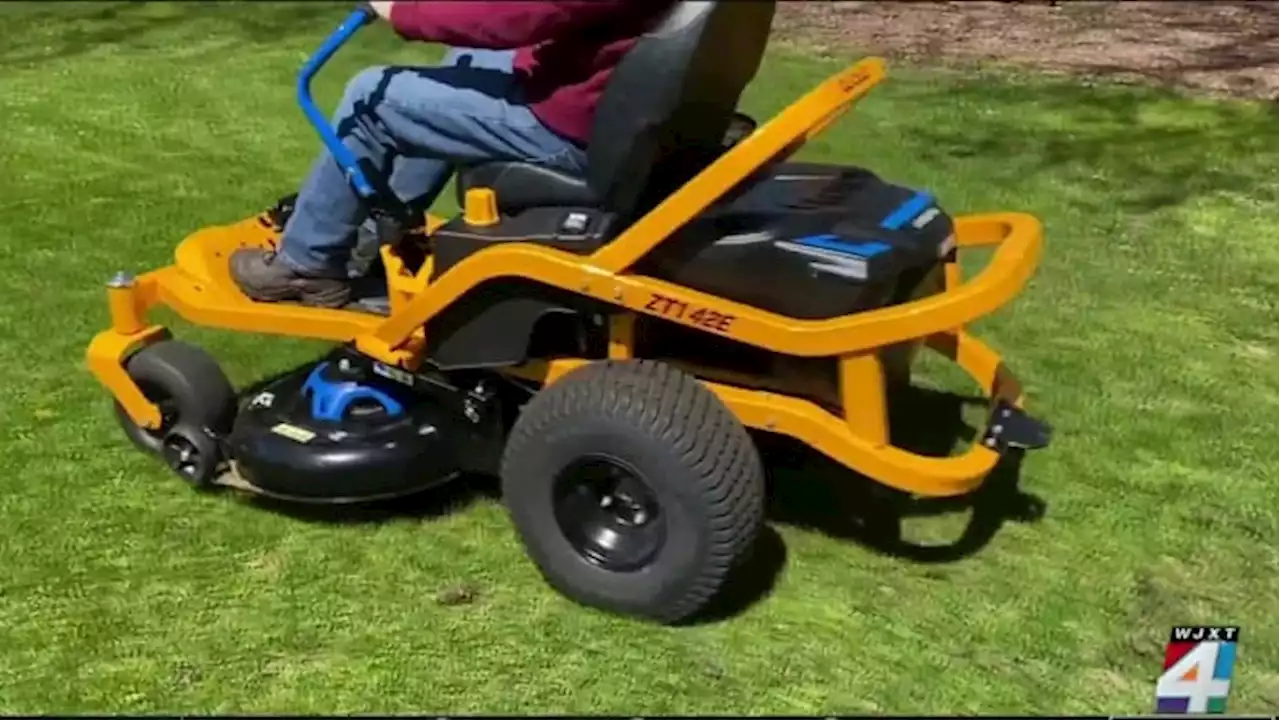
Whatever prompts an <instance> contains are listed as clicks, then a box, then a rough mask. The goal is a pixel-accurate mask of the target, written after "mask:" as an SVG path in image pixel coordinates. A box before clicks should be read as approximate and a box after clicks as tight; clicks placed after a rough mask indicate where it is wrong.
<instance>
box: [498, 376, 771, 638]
mask: <svg viewBox="0 0 1280 720" xmlns="http://www.w3.org/2000/svg"><path fill="white" fill-rule="evenodd" d="M501 474H502V489H503V497H504V500H505V502H506V505H507V508H508V510H509V512H510V513H511V517H512V520H513V522H514V524H515V526H516V530H517V531H518V533H519V535H520V537H521V540H522V541H523V543H524V546H525V548H526V550H527V552H528V554H529V556H530V557H531V558H532V559H533V561H534V563H535V564H536V565H537V566H538V569H539V570H540V571H541V572H542V574H543V576H544V577H545V578H546V580H547V581H548V583H549V584H551V585H552V586H553V587H554V588H556V589H557V590H558V591H560V592H561V593H562V594H564V595H566V596H568V597H569V598H571V599H574V600H576V601H578V602H580V603H583V604H585V605H590V606H594V607H598V608H601V609H605V610H609V611H612V612H617V613H621V614H626V615H633V616H639V617H644V618H648V619H651V620H656V621H658V622H662V623H675V622H679V621H682V620H685V619H688V618H689V617H690V616H692V615H694V614H696V613H697V612H698V611H699V610H701V609H702V608H703V607H705V605H706V604H707V603H708V601H710V600H711V598H712V597H713V596H714V595H715V594H716V593H717V591H719V590H720V588H721V586H722V585H723V583H724V580H725V578H726V576H727V575H728V573H729V570H730V569H731V568H732V567H733V566H734V565H735V564H737V563H738V562H739V561H740V560H742V559H743V558H744V556H745V555H746V554H747V553H748V552H749V550H750V549H751V547H752V545H753V544H754V541H755V539H756V536H757V534H758V532H759V530H760V527H761V524H762V523H763V519H764V504H765V498H764V495H765V482H764V471H763V467H762V465H761V461H760V456H759V454H758V452H757V451H756V448H755V445H754V444H753V442H752V440H751V437H750V435H749V434H748V433H747V431H746V428H745V427H743V425H742V424H741V423H740V422H739V421H738V419H737V418H736V417H734V416H733V414H732V413H731V412H730V411H729V409H728V408H727V407H725V406H724V404H723V403H721V402H720V400H719V398H717V397H716V396H715V395H714V394H713V393H712V392H711V391H709V390H708V389H707V388H705V387H704V386H703V385H702V384H701V383H699V382H698V381H697V380H696V379H694V378H693V377H691V376H689V375H687V374H685V373H683V372H680V371H679V370H676V369H674V368H672V367H670V366H668V365H664V364H662V363H656V362H649V361H627V362H615V361H606V362H600V363H595V364H592V365H588V366H586V367H583V368H580V369H578V370H575V371H573V372H571V373H569V374H568V375H566V376H565V377H564V378H563V379H561V380H559V381H558V382H556V383H554V384H553V385H551V386H549V387H547V388H546V389H544V390H543V391H542V392H540V393H538V394H537V395H535V396H534V398H533V400H532V401H530V402H529V404H528V405H526V406H525V408H524V410H523V412H522V413H521V415H520V417H519V418H518V419H517V421H516V423H515V425H514V427H513V428H512V431H511V435H510V439H509V440H508V443H507V448H506V451H505V453H504V455H503V461H502V471H501ZM624 489H625V491H624Z"/></svg>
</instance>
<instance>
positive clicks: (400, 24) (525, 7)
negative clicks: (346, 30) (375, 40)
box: [388, 0, 644, 50]
mask: <svg viewBox="0 0 1280 720" xmlns="http://www.w3.org/2000/svg"><path fill="white" fill-rule="evenodd" d="M637 1H640V2H643V1H644V0H562V1H558V2H555V1H553V2H532V1H530V0H524V1H519V2H517V1H514V0H505V1H504V0H490V1H487V2H486V1H484V0H478V1H475V2H472V1H469V0H424V1H421V2H407V1H405V2H393V3H390V6H391V7H390V10H389V12H388V15H390V17H389V18H388V19H389V20H390V21H391V26H392V27H393V28H395V31H396V32H397V33H398V34H399V35H400V36H401V37H403V38H405V39H407V40H421V41H424V42H438V43H443V44H445V45H450V46H453V47H473V48H484V49H487V50H509V49H512V48H518V47H524V46H526V45H536V44H538V43H540V42H543V41H544V40H549V39H551V38H553V37H556V36H559V35H562V34H564V33H566V32H569V31H572V30H574V29H575V28H578V27H581V26H583V25H584V24H586V23H590V22H593V21H595V20H596V19H598V18H602V17H607V16H609V15H610V14H612V13H614V12H616V11H617V10H618V9H619V8H620V7H622V6H623V5H626V4H628V2H637Z"/></svg>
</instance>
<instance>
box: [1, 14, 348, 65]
mask: <svg viewBox="0 0 1280 720" xmlns="http://www.w3.org/2000/svg"><path fill="white" fill-rule="evenodd" d="M5 5H6V7H5V9H4V22H5V42H4V46H3V47H0V66H4V65H24V64H32V63H40V62H52V61H55V60H62V59H67V58H74V57H76V56H79V55H83V54H85V53H89V52H92V51H94V50H96V49H99V48H101V47H102V46H108V45H125V44H128V45H158V44H162V43H165V42H177V41H181V40H182V39H183V38H191V37H213V36H227V37H230V38H234V39H235V41H236V42H238V43H241V44H243V45H246V46H254V45H268V44H272V43H275V42H278V41H280V40H281V39H284V38H289V37H296V36H300V35H307V36H309V37H315V38H317V42H319V38H321V37H323V34H324V33H326V32H329V31H331V30H333V29H334V28H336V27H337V25H338V22H339V21H340V20H341V19H342V17H343V15H344V13H345V12H346V11H348V10H350V9H352V7H353V6H352V4H350V3H336V2H326V1H318V2H274V1H273V2H266V1H265V0H257V1H253V2H249V1H243V0H242V1H241V2H183V3H173V2H169V3H159V2H67V3H49V2H14V3H6V4H5Z"/></svg>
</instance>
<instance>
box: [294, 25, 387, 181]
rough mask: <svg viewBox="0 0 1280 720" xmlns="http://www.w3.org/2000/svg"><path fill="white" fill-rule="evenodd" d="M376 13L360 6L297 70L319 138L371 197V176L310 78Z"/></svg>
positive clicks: (309, 117) (300, 94) (349, 177)
mask: <svg viewBox="0 0 1280 720" xmlns="http://www.w3.org/2000/svg"><path fill="white" fill-rule="evenodd" d="M375 17H377V16H376V15H375V14H374V12H373V10H372V9H371V8H369V7H368V6H361V7H360V8H359V9H357V10H356V11H354V12H352V13H351V14H350V15H348V16H347V19H346V20H343V21H342V24H341V25H339V26H338V29H337V30H335V31H333V34H332V35H330V36H329V37H328V39H326V40H325V41H324V44H323V45H321V46H320V49H319V50H316V52H315V54H313V55H312V56H311V57H310V58H308V59H307V62H306V64H305V65H303V66H302V70H301V71H300V72H299V73H298V104H299V105H300V106H302V112H303V113H304V114H306V116H307V120H308V121H310V122H311V125H312V126H313V127H315V129H316V132H317V133H319V134H320V140H321V141H322V142H324V146H325V147H326V148H328V150H329V154H330V155H332V156H333V159H334V160H336V161H337V162H338V167H340V168H342V172H343V174H344V175H346V177H347V182H349V183H351V187H353V188H355V191H356V193H357V194H359V195H360V197H362V198H365V199H368V198H371V197H373V196H374V194H375V191H374V189H373V184H372V183H370V182H369V178H368V177H367V176H365V174H364V171H363V170H361V169H360V163H359V161H357V160H356V156H355V154H354V153H352V152H351V150H350V149H348V148H347V146H346V145H344V144H342V140H341V139H340V138H339V137H338V133H337V132H335V131H334V129H333V126H332V125H330V124H329V118H327V117H325V115H324V113H322V112H320V108H318V107H316V101H315V98H313V97H312V96H311V80H312V79H313V78H314V77H315V76H316V73H318V72H320V68H321V67H323V66H324V64H325V63H326V62H328V61H329V58H331V57H333V55H334V53H336V52H338V49H339V48H341V47H342V46H343V45H344V44H346V42H347V41H348V40H350V39H351V37H352V36H353V35H355V34H356V31H358V30H359V29H360V28H362V27H364V26H365V25H366V24H368V23H369V21H371V20H373V19H374V18H375Z"/></svg>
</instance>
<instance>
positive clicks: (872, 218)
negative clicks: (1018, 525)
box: [88, 0, 1049, 623]
mask: <svg viewBox="0 0 1280 720" xmlns="http://www.w3.org/2000/svg"><path fill="white" fill-rule="evenodd" d="M773 11H774V8H773V4H772V3H768V2H728V1H727V0H726V1H724V2H679V3H676V4H675V5H674V6H673V8H672V9H671V10H670V11H669V13H668V14H667V15H666V16H665V17H664V18H663V19H662V21H661V22H659V23H658V24H657V25H656V26H655V27H654V28H653V29H652V30H651V31H650V32H649V33H648V34H646V35H645V36H644V37H642V38H641V39H640V41H639V42H638V44H637V45H636V46H635V47H634V49H632V50H631V51H630V52H629V54H628V55H627V56H626V57H625V58H624V59H623V60H622V62H621V64H620V65H619V66H618V67H617V69H616V70H615V72H614V74H613V76H612V78H611V80H610V84H609V85H608V87H607V88H606V92H605V93H604V96H603V98H602V101H601V103H600V106H599V108H598V110H597V117H596V120H595V128H594V132H593V136H592V138H591V141H590V143H589V146H588V148H587V154H588V167H587V171H586V173H585V176H582V177H579V176H570V175H565V174H562V173H558V172H556V171H554V170H550V169H548V168H545V167H540V166H537V165H529V164H522V163H516V162H500V163H491V164H485V165H480V166H476V167H468V168H463V169H461V170H460V171H459V175H458V178H457V186H458V193H459V198H460V202H461V205H462V208H463V209H462V211H461V213H460V214H459V215H458V216H456V217H451V218H441V217H435V216H431V215H426V216H425V217H423V216H421V215H419V216H418V217H416V218H415V217H412V216H411V215H410V214H409V213H408V212H407V211H406V210H405V209H404V207H403V205H402V204H399V201H398V200H397V199H396V198H390V197H387V196H386V193H384V192H379V191H378V190H376V189H375V187H378V186H379V185H380V183H376V182H375V179H371V177H370V173H369V169H368V168H366V167H363V166H362V165H361V164H360V163H359V162H357V161H356V159H355V158H354V157H353V155H352V153H351V152H350V151H349V150H347V148H346V147H345V146H344V145H343V144H342V143H341V142H340V140H339V139H338V137H337V136H336V134H335V132H334V130H333V129H332V128H331V127H330V125H329V124H328V122H327V120H326V118H325V117H324V116H323V114H322V113H321V112H320V111H319V110H318V109H317V108H316V106H315V104H314V102H312V99H311V94H310V90H309V88H310V84H311V79H312V77H313V76H314V75H315V74H316V72H317V71H318V70H319V69H320V67H321V66H322V65H323V64H324V63H325V62H326V61H327V60H328V59H329V58H330V57H331V56H332V55H333V54H334V53H335V52H337V50H338V49H339V47H341V46H342V44H343V43H344V42H346V41H347V40H348V39H349V38H351V37H352V36H353V35H354V34H355V33H356V31H357V30H358V29H359V28H360V27H362V26H363V25H365V24H366V23H367V22H368V21H369V20H370V19H371V17H372V16H371V14H370V13H369V12H368V11H367V10H363V9H362V10H358V11H356V12H355V13H353V14H352V15H351V16H350V17H349V18H348V19H347V20H346V21H345V22H344V23H343V24H342V25H341V26H340V27H339V28H338V30H337V31H336V32H335V33H334V34H333V36H332V37H330V38H329V39H328V40H327V42H326V43H325V44H324V45H323V46H322V47H321V48H320V50H319V51H318V52H317V53H316V55H315V56H313V57H312V58H311V59H310V60H309V61H308V62H307V63H306V64H305V66H304V68H303V70H302V72H301V74H300V77H299V82H298V91H299V99H300V102H301V105H302V107H303V110H304V112H305V113H306V115H307V117H308V118H309V119H310V120H311V122H312V124H314V125H315V127H316V129H317V131H318V132H319V134H320V136H321V138H322V139H323V141H324V142H325V144H326V146H327V147H328V149H329V150H330V152H331V154H332V155H333V158H334V160H335V162H338V163H339V164H341V165H342V166H343V167H344V169H345V170H346V173H347V177H348V178H349V180H350V182H351V184H352V186H353V188H354V189H355V190H356V191H357V192H358V193H359V194H360V195H361V196H362V197H364V198H365V200H366V201H367V203H368V205H369V207H370V208H371V212H372V213H373V217H374V218H375V219H376V221H377V226H378V228H379V236H380V240H381V245H380V248H379V256H378V258H379V261H380V262H379V263H377V265H379V266H380V267H381V270H382V271H384V273H385V284H384V286H383V287H381V288H380V290H381V291H380V292H376V293H373V294H371V295H368V296H365V297H362V298H358V299H357V300H356V301H355V302H354V303H353V304H352V305H351V306H349V307H347V308H344V309H320V308H314V307H306V306H301V305H292V304H281V303H258V302H254V301H252V300H250V299H248V298H247V297H245V296H244V295H243V294H242V293H241V292H240V291H239V289H238V288H237V287H236V285H235V284H234V283H233V282H232V280H231V277H230V274H229V268H228V257H229V256H230V255H231V253H232V252H234V251H235V250H236V249H238V248H243V247H271V246H273V245H274V244H275V243H276V242H277V241H278V239H279V237H280V233H281V230H282V228H283V227H284V224H285V222H286V221H287V220H288V217H289V213H290V212H291V209H292V206H291V203H290V201H288V200H287V199H286V200H285V201H281V203H279V204H278V205H277V206H276V207H275V208H273V209H272V210H270V211H267V212H264V213H262V214H259V215H255V216H253V217H249V218H247V219H245V220H242V221H240V222H236V223H234V224H231V225H223V226H216V227H209V228H205V229H203V230H199V231H197V232H196V233H194V234H192V235H190V236H189V237H187V238H186V239H185V240H183V241H182V243H181V244H179V245H178V247H177V251H176V259H175V262H174V264H173V265H170V266H168V267H163V268H160V269H158V270H153V271H151V272H148V273H145V274H142V275H139V276H137V277H133V276H131V275H129V274H127V273H120V274H118V275H117V276H116V277H115V278H114V279H113V280H112V281H111V282H110V283H109V285H108V290H107V295H108V305H109V308H110V314H111V327H110V328H109V329H107V330H105V331H103V332H102V333H100V334H99V335H98V336H97V337H96V338H94V340H93V341H92V343H91V345H90V346H89V349H88V362H89V366H90V368H91V369H92V371H93V372H94V374H95V375H96V376H97V378H98V380H99V381H100V382H101V383H102V384H103V385H105V386H106V388H107V389H108V390H109V391H110V392H111V394H112V395H113V396H114V398H115V401H116V409H117V415H118V417H119V419H120V421H121V423H122V424H123V426H124V428H125V431H126V433H127V434H128V436H129V437H130V439H131V440H132V441H133V442H134V443H135V444H136V445H138V446H139V447H141V448H142V449H143V450H145V451H147V452H150V453H154V454H156V455H159V456H161V457H163V458H164V461H165V462H166V463H168V465H169V466H170V467H172V469H173V470H174V471H176V472H177V473H178V475H180V476H181V477H182V478H184V479H185V480H187V481H188V482H190V483H191V484H193V485H195V486H197V487H200V488H212V487H221V486H227V487H232V488H236V489H239V490H243V491H247V492H252V493H257V494H260V495H265V496H270V497H274V498H277V499H284V500H289V501H296V502H313V503H344V502H357V501H364V500H372V499H380V498H392V497H397V496H402V495H407V494H409V493H414V492H417V491H420V490H423V489H426V488H429V487H432V486H435V485H438V484H440V483H443V482H446V481H448V480H450V479H452V478H455V477H459V476H466V475H475V474H481V475H490V476H493V475H496V476H498V477H500V478H501V486H502V495H503V500H504V503H505V505H506V507H507V508H508V510H509V512H510V515H511V518H512V521H513V523H514V525H515V528H516V530H517V531H518V534H519V536H520V538H521V540H522V541H523V543H524V546H525V548H526V549H527V551H528V554H529V555H530V556H531V558H532V559H533V561H534V563H536V565H537V566H538V568H539V569H540V570H541V572H542V574H543V575H544V576H545V577H546V579H547V580H548V582H549V583H550V584H551V585H553V586H554V587H555V588H557V589H558V590H559V591H561V592H562V593H564V594H565V595H567V596H569V597H571V598H574V599H575V600H577V601H579V602H582V603H584V604H588V605H593V606H596V607H600V608H605V609H608V610H611V611H614V612H619V613H625V614H630V615H636V616H641V617H646V618H649V619H652V620H656V621H659V622H668V623H670V622H677V621H681V620H684V619H686V618H689V617H690V616H692V615H694V614H695V613H697V612H698V611H699V610H700V609H702V608H703V607H704V606H705V605H706V604H707V602H708V601H709V600H710V599H711V598H712V596H713V595H715V594H716V593H717V591H718V590H719V589H720V587H721V586H722V585H723V583H724V580H725V577H726V575H727V574H728V573H729V571H730V569H731V568H733V567H734V566H735V564H737V563H739V562H740V561H741V560H742V559H743V558H744V557H745V556H746V554H747V552H748V550H749V549H750V548H751V547H752V545H753V542H754V540H755V538H756V536H757V533H758V531H759V529H760V527H761V525H762V522H763V520H764V513H765V504H766V498H765V494H766V484H765V469H764V467H763V465H762V461H761V457H760V453H759V451H758V449H757V447H756V444H755V442H754V441H753V435H752V433H751V432H750V431H759V432H762V433H773V434H780V435H784V436H789V437H790V438H794V439H795V440H798V441H800V442H801V443H803V444H804V445H807V446H808V447H810V448H812V449H813V450H816V451H817V452H819V453H821V454H823V455H826V456H827V457H829V458H831V459H832V460H834V461H835V462H836V463H839V464H840V465H843V466H844V467H846V468H848V470H849V471H850V474H851V475H853V474H855V473H856V474H858V475H862V476H865V477H867V478H870V479H872V480H874V481H875V482H877V483H880V484H881V485H884V486H887V487H888V488H892V489H894V490H896V491H898V492H900V493H905V494H908V495H912V496H923V497H929V496H935V497H936V496H956V495H964V494H967V493H970V492H971V491H973V490H975V489H976V488H978V487H979V486H980V485H981V484H982V482H983V480H984V478H985V477H986V476H987V475H988V474H989V473H990V472H991V471H992V469H993V468H994V467H995V466H996V464H997V462H998V461H999V460H1000V459H1001V456H1002V455H1003V454H1006V453H1009V452H1021V451H1023V450H1025V449H1028V448H1036V447H1043V446H1044V445H1046V444H1047V443H1048V438H1049V430H1048V428H1047V427H1046V426H1045V425H1043V424H1042V423H1040V422H1038V421H1037V420H1035V419H1033V418H1032V417H1030V416H1029V415H1028V414H1026V413H1025V412H1024V411H1023V409H1022V401H1023V398H1022V390H1021V388H1020V386H1019V384H1018V382H1017V380H1015V379H1014V377H1013V376H1012V375H1011V374H1010V373H1009V372H1008V371H1007V370H1006V368H1005V366H1004V363H1003V362H1002V361H1001V359H1000V357H999V356H998V355H997V354H996V353H995V352H994V351H992V350H991V349H990V348H988V347H987V346H986V345H984V344H983V343H981V342H980V341H978V340H977V339H975V338H974V337H972V336H971V335H969V334H968V333H967V332H966V331H965V325H966V324H967V323H970V322H971V321H973V320H976V319H978V318H981V317H983V316H984V315H987V314H989V313H991V312H992V311H994V310H996V309H997V308H999V307H1001V306H1002V305H1003V304H1005V303H1006V302H1008V301H1009V300H1010V299H1011V298H1012V297H1013V296H1014V295H1016V294H1017V293H1018V292H1019V290H1020V289H1021V288H1022V287H1023V285H1024V284H1025V283H1026V282H1027V280H1028V278H1030V277H1031V275H1032V273H1033V271H1034V269H1035V266H1036V264H1037V262H1038V260H1039V257H1040V252H1041V244H1042V231H1041V225H1040V223H1039V222H1038V221H1037V220H1036V219H1035V218H1034V217H1031V216H1029V215H1024V214H1020V213H1011V212H1001V213H993V214H985V215H969V216H955V217H953V216H951V215H949V214H948V213H947V212H946V211H944V210H943V209H942V208H941V207H940V206H939V204H938V203H937V201H936V200H935V199H934V197H933V196H931V195H930V194H928V193H926V192H920V191H917V190H914V189H910V188H906V187H902V186H899V185H895V184H892V183H890V182H887V181H886V180H883V179H881V178H879V177H877V176H876V175H874V174H872V173H871V172H869V171H867V170H865V169H862V168H858V167H849V166H839V165H827V164H812V163H798V162H791V161H789V158H790V156H791V155H792V154H793V153H795V152H796V151H797V150H799V149H800V148H801V147H802V146H804V144H805V142H806V141H807V140H809V139H810V138H812V137H814V136H815V135H817V134H818V133H820V132H822V130H823V129H824V128H826V127H827V126H829V125H830V124H831V123H832V122H834V121H835V120H836V119H837V118H838V117H840V116H841V114H842V113H844V112H845V111H846V110H847V109H848V108H849V107H850V106H851V105H852V104H853V103H854V102H856V101H857V100H858V99H859V98H861V97H862V96H863V95H864V94H866V93H867V92H868V91H869V90H870V89H871V88H872V87H874V86H875V85H876V84H877V83H879V82H880V81H881V80H882V79H883V77H884V66H883V64H882V62H881V61H880V60H878V59H865V60H863V61H861V62H858V63H857V64H855V65H853V66H852V67H849V68H848V69H845V70H842V71H841V72H839V73H837V74H836V75H834V76H832V77H831V78H829V79H828V80H826V81H825V82H823V83H822V84H820V85H818V86H817V87H816V88H814V89H813V90H812V91H810V92H809V93H808V94H806V95H805V96H803V97H802V98H800V99H799V100H798V101H796V102H795V103H794V104H792V105H791V106H790V107H788V108H786V109H785V110H783V111H782V112H781V113H779V114H778V115H777V116H776V117H774V118H773V119H771V120H769V121H768V122H766V123H764V124H760V125H757V124H756V123H755V122H754V121H753V120H751V119H750V118H749V117H747V116H745V115H743V114H741V113H739V112H737V105H738V101H739V96H740V95H741V93H742V91H743V89H744V88H745V87H746V85H747V84H748V83H749V82H750V81H751V79H752V78H753V77H754V75H755V73H756V71H757V69H758V67H759V65H760V61H761V58H762V56H763V53H764V48H765V45H766V43H767V39H768V35H769V30H770V24H771V21H772V17H773ZM974 247H993V248H994V252H993V254H992V256H991V258H990V260H989V262H988V264H987V265H986V266H985V268H984V269H983V270H982V271H981V272H979V273H977V274H976V275H975V276H973V277H971V278H968V279H964V278H962V277H961V271H960V267H959V265H958V264H957V255H958V254H959V253H960V252H962V251H964V250H966V249H968V248H974ZM380 285H381V284H380ZM161 305H163V306H167V307H169V308H172V309H173V310H175V311H176V312H177V313H178V314H179V315H180V316H181V317H183V318H184V319H186V320H188V321H190V322H192V323H196V324H198V325H205V326H211V327H219V328H225V329H228V330H235V331H241V332H255V333H267V334H275V335H288V336H296V337H306V338H317V339H322V340H328V341H333V342H334V343H335V345H336V347H335V348H334V349H333V350H332V352H331V353H329V354H328V355H326V356H325V357H324V358H323V360H322V361H320V362H319V363H318V364H316V365H315V366H313V367H307V368H304V369H302V370H299V371H297V372H295V373H292V374H288V375H285V376H283V377H280V378H277V379H275V380H274V381H273V382H271V383H269V384H267V385H266V386H265V387H262V388H260V389H259V390H257V391H256V392H253V393H250V394H249V395H248V396H247V397H239V396H238V394H237V392H236V390H235V389H234V388H233V387H232V386H231V383H230V382H229V381H228V379H227V377H226V376H225V375H224V374H223V372H222V370H221V369H220V368H219V366H218V364H217V363H216V362H215V361H214V360H213V359H212V358H211V357H210V356H209V355H208V354H206V353H205V352H204V351H202V350H199V349H197V348H195V347H193V346H191V345H188V344H184V343H181V342H178V341H176V340H173V339H170V336H169V333H168V332H167V331H166V329H165V328H164V327H161V326H159V325H156V324H153V323H152V322H151V321H150V320H149V319H148V316H149V313H150V311H151V310H152V309H153V308H155V307H157V306H161ZM921 348H927V349H929V350H933V351H937V352H939V353H942V354H944V355H945V356H947V357H949V358H951V359H952V360H954V361H955V363H957V364H958V365H959V366H960V367H961V368H963V369H964V370H965V371H967V372H968V374H969V375H971V376H972V377H973V379H974V380H975V381H976V382H977V383H978V384H979V385H980V386H981V387H982V388H983V389H984V391H985V394H986V395H987V396H988V397H989V399H990V410H989V412H990V415H989V420H988V421H987V424H986V427H985V430H984V431H983V432H982V434H981V436H980V437H979V438H978V440H977V441H976V442H975V443H974V444H973V445H972V446H971V447H970V448H969V449H968V450H967V451H965V452H964V453H963V454H959V455H955V456H950V457H931V456H924V455H919V454H915V453H912V452H909V451H907V450H904V449H901V448H898V447H895V446H894V445H893V444H891V442H890V439H889V438H890V435H889V427H888V419H887V402H888V397H889V396H890V394H891V393H892V392H894V391H895V389H896V388H899V387H902V386H904V385H906V384H908V383H909V382H910V378H911V365H912V361H913V358H914V357H915V355H916V352H917V350H918V349H921ZM853 479H854V478H852V477H851V478H850V480H851V481H852V480H853Z"/></svg>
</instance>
